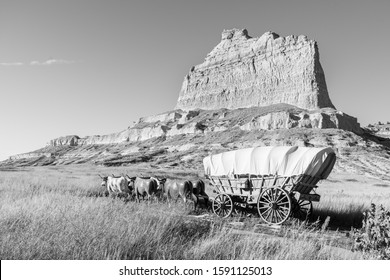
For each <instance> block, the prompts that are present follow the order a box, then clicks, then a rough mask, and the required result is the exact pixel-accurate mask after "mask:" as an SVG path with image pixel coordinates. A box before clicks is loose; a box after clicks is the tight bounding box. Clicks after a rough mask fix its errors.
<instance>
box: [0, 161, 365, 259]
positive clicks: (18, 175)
mask: <svg viewBox="0 0 390 280" xmlns="http://www.w3.org/2000/svg"><path fill="white" fill-rule="evenodd" d="M101 171H102V170H99V169H98V168H96V167H82V166H81V167H74V166H73V167H72V166H71V167H62V168H29V169H26V170H25V171H22V170H18V171H3V172H0V258H1V259H359V258H362V255H361V254H359V253H353V252H351V251H350V250H348V248H347V249H345V248H344V249H340V248H339V247H338V242H339V241H338V240H336V239H334V240H333V239H332V238H331V237H330V238H329V236H331V234H330V233H329V232H328V231H326V230H321V229H314V228H313V227H310V226H307V225H304V224H302V223H297V222H294V221H293V222H292V223H290V225H288V226H286V227H285V228H283V230H282V232H281V233H280V234H278V235H277V236H276V235H275V236H273V235H264V234H261V233H259V232H257V231H256V230H254V229H253V227H252V229H251V228H249V230H247V231H244V232H239V231H237V230H235V229H233V228H231V227H229V226H228V222H229V221H223V220H221V219H219V218H212V219H209V220H204V219H196V218H191V217H189V216H188V213H189V211H190V210H189V209H183V205H173V206H171V207H169V206H168V204H166V203H151V204H147V203H136V202H133V201H130V202H125V201H123V200H120V199H113V198H110V197H106V196H104V195H103V194H104V190H103V189H102V188H101V187H100V186H99V184H100V181H99V179H98V177H97V176H96V174H97V173H99V172H101ZM105 171H106V173H108V174H109V173H111V172H114V173H116V174H118V173H121V172H125V171H126V170H121V169H113V170H108V171H107V170H105ZM325 198H326V196H325ZM344 199H345V200H344ZM340 201H341V203H342V204H340ZM347 201H348V196H346V197H345V198H341V197H338V196H337V193H336V194H333V193H332V191H330V193H329V199H328V200H327V199H325V203H324V204H323V205H321V206H320V208H319V210H318V211H322V212H323V213H325V215H327V214H329V213H331V212H332V211H333V212H334V213H336V214H335V216H337V215H342V213H346V215H349V214H348V213H349V212H348V211H351V212H352V213H355V212H359V211H360V207H361V200H359V199H358V198H353V199H352V200H351V201H350V202H349V203H350V205H352V206H348V203H347ZM340 205H342V206H340ZM353 205H355V206H353ZM354 207H355V208H354ZM233 220H234V219H233ZM230 221H232V220H230ZM254 221H255V222H254V223H257V222H258V219H254ZM250 222H253V219H252V220H251V221H249V222H247V221H245V223H250Z"/></svg>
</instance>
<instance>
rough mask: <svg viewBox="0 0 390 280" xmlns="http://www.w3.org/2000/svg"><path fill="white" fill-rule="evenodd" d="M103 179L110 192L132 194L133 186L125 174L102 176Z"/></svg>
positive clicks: (104, 185) (103, 184) (103, 183)
mask: <svg viewBox="0 0 390 280" xmlns="http://www.w3.org/2000/svg"><path fill="white" fill-rule="evenodd" d="M99 177H100V178H101V179H102V186H103V187H106V188H107V191H108V193H109V194H117V195H118V194H127V195H128V196H129V195H130V194H131V188H130V187H129V182H128V180H127V179H126V178H125V177H124V176H120V177H115V176H114V175H113V176H104V177H102V176H100V175H99Z"/></svg>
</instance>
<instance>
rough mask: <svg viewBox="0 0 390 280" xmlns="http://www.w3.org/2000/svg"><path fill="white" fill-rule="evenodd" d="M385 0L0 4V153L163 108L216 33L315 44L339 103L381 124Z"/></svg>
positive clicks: (387, 42) (171, 103)
mask: <svg viewBox="0 0 390 280" xmlns="http://www.w3.org/2000/svg"><path fill="white" fill-rule="evenodd" d="M389 13H390V1H389V0H371V1H363V0H345V1H343V0H327V1H323V0H321V1H316V0H285V1H282V0H270V1H261V0H257V1H256V0H240V1H232V0H197V1H194V0H155V1H153V0H134V1H133V0H128V1H125V0H107V1H99V0H64V1H56V0H50V1H48V0H46V1H42V0H27V1H19V0H10V1H9V0H0V106H1V108H0V160H4V159H6V158H8V157H9V156H10V155H15V154H19V153H24V152H30V151H33V150H36V149H39V148H41V147H43V146H45V145H46V143H48V142H49V141H50V140H51V139H54V138H56V137H59V136H64V135H74V134H75V135H78V136H80V137H84V136H88V135H102V134H108V133H113V132H119V131H121V130H124V129H126V128H127V127H128V126H129V125H131V124H132V123H133V122H134V121H136V120H137V119H138V118H140V117H144V116H150V115H154V114H158V113H162V112H166V111H169V110H172V109H173V108H174V107H175V105H176V101H177V98H178V96H179V92H180V88H181V84H182V82H183V79H184V76H185V75H186V74H187V73H188V72H189V70H190V68H191V67H192V66H193V65H197V64H200V63H202V62H203V60H204V58H205V57H206V55H207V53H209V52H210V51H211V50H212V49H213V48H214V47H215V46H216V45H217V44H218V43H219V42H220V40H221V33H222V31H223V30H224V29H231V28H240V29H242V28H246V29H247V30H248V33H249V35H250V36H252V37H260V36H261V35H262V34H263V33H265V32H267V31H273V32H276V33H277V34H279V35H281V36H288V35H301V34H303V35H307V36H308V38H309V39H314V40H316V41H317V42H318V46H319V52H320V61H321V64H322V67H323V69H324V72H325V78H326V82H327V86H328V91H329V95H330V98H331V100H332V102H333V104H334V105H335V106H336V108H337V109H339V110H341V111H343V112H345V113H347V114H349V115H352V116H354V117H357V118H358V121H359V122H360V123H361V125H367V124H369V123H375V122H378V121H382V122H387V121H390V110H389V104H390V94H389V81H390V67H389V66H390V53H389V46H390V36H389V27H390V17H389V16H388V14H389Z"/></svg>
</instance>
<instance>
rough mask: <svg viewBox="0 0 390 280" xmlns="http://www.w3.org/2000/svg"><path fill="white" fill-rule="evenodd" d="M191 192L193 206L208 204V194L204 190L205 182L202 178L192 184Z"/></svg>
mask: <svg viewBox="0 0 390 280" xmlns="http://www.w3.org/2000/svg"><path fill="white" fill-rule="evenodd" d="M193 186H194V188H193V193H194V195H195V198H196V200H195V206H196V205H204V206H205V207H208V206H209V196H208V195H207V194H206V191H205V184H204V182H203V181H202V180H200V179H199V180H198V181H196V182H195V183H194V184H193Z"/></svg>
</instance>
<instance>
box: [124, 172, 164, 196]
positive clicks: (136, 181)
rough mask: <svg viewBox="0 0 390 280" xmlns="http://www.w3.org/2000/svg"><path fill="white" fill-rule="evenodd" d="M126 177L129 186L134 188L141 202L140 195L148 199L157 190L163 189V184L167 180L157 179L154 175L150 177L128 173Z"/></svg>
mask: <svg viewBox="0 0 390 280" xmlns="http://www.w3.org/2000/svg"><path fill="white" fill-rule="evenodd" d="M126 179H127V180H128V182H129V188H132V189H133V193H134V195H135V198H136V200H137V202H139V197H140V196H142V198H144V197H145V195H146V196H147V198H148V201H150V199H151V198H152V197H154V196H155V194H156V193H157V191H158V190H159V189H161V186H162V184H163V183H164V182H165V179H157V178H154V177H149V178H140V177H129V176H127V175H126Z"/></svg>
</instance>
